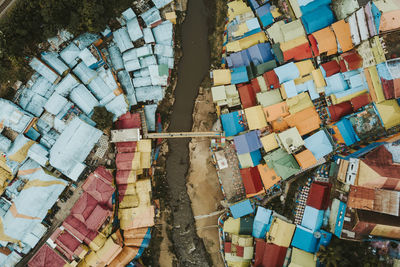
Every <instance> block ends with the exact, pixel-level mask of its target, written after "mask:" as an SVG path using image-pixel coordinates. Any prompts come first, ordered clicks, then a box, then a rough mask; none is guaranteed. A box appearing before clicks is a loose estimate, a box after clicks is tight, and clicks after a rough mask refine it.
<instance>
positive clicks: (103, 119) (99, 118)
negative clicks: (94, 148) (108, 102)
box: [92, 106, 114, 131]
mask: <svg viewBox="0 0 400 267" xmlns="http://www.w3.org/2000/svg"><path fill="white" fill-rule="evenodd" d="M113 117H114V114H113V113H112V112H109V111H108V110H107V109H106V108H105V107H101V106H97V107H95V108H94V110H93V115H92V120H93V121H94V122H95V123H96V127H97V128H98V129H100V130H102V131H103V130H105V129H107V128H111V127H112V124H113Z"/></svg>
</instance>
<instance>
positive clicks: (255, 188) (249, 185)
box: [240, 167, 265, 197]
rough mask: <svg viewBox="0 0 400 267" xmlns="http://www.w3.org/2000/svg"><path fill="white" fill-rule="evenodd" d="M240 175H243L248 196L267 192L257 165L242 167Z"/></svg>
mask: <svg viewBox="0 0 400 267" xmlns="http://www.w3.org/2000/svg"><path fill="white" fill-rule="evenodd" d="M240 175H241V176H242V181H243V185H244V188H245V190H246V196H247V197H252V196H256V195H260V194H263V193H264V192H265V191H264V187H263V184H262V182H261V176H260V173H259V172H258V168H257V167H250V168H245V169H240Z"/></svg>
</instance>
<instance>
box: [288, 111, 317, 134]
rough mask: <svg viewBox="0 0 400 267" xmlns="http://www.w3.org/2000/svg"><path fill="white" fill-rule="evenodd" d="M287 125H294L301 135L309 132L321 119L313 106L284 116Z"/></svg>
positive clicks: (315, 127) (313, 129)
mask: <svg viewBox="0 0 400 267" xmlns="http://www.w3.org/2000/svg"><path fill="white" fill-rule="evenodd" d="M284 121H286V123H287V124H288V126H289V127H296V129H297V130H298V131H299V134H300V135H301V136H303V135H305V134H309V133H311V132H313V131H315V130H317V129H319V127H320V125H321V119H320V116H319V114H318V113H317V111H316V109H315V107H314V106H312V107H308V108H305V109H303V110H301V111H298V112H296V113H295V114H291V115H289V116H287V117H285V118H284Z"/></svg>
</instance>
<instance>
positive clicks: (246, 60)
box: [226, 50, 250, 68]
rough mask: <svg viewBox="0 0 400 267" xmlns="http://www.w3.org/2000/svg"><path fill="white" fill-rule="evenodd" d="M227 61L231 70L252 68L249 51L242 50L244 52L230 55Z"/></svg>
mask: <svg viewBox="0 0 400 267" xmlns="http://www.w3.org/2000/svg"><path fill="white" fill-rule="evenodd" d="M226 61H227V62H228V67H229V68H237V67H241V66H250V55H249V54H248V53H247V50H242V51H239V52H236V53H232V54H230V55H229V56H228V57H227V58H226Z"/></svg>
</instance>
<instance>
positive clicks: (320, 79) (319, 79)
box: [311, 69, 326, 88]
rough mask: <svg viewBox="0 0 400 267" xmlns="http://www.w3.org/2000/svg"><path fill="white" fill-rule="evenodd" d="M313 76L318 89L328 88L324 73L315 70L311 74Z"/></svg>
mask: <svg viewBox="0 0 400 267" xmlns="http://www.w3.org/2000/svg"><path fill="white" fill-rule="evenodd" d="M311 75H312V77H313V80H314V83H315V87H316V88H321V87H325V86H326V82H325V79H324V76H323V75H322V72H321V70H320V69H316V70H313V71H312V72H311Z"/></svg>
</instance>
